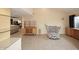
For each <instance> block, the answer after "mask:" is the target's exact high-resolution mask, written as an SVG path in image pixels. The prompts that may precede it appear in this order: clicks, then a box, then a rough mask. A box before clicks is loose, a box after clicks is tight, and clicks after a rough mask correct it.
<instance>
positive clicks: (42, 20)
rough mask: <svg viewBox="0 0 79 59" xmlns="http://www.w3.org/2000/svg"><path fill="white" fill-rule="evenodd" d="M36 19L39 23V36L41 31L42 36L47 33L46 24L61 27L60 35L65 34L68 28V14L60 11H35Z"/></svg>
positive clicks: (43, 9)
mask: <svg viewBox="0 0 79 59" xmlns="http://www.w3.org/2000/svg"><path fill="white" fill-rule="evenodd" d="M33 16H34V19H35V20H36V22H37V29H38V32H37V34H39V29H40V30H41V34H45V33H46V28H45V24H47V25H53V26H60V27H61V30H60V34H65V27H66V26H68V23H67V22H68V16H67V14H66V13H65V12H64V11H62V10H60V9H53V8H52V9H45V8H42V9H40V8H39V9H34V12H33Z"/></svg>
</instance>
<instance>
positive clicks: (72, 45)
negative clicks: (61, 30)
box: [22, 35, 79, 50]
mask: <svg viewBox="0 0 79 59" xmlns="http://www.w3.org/2000/svg"><path fill="white" fill-rule="evenodd" d="M22 49H23V50H78V49H79V40H77V39H74V38H71V37H69V36H66V35H61V38H60V39H58V40H52V39H49V38H48V37H47V36H45V35H42V36H41V35H40V36H23V37H22Z"/></svg>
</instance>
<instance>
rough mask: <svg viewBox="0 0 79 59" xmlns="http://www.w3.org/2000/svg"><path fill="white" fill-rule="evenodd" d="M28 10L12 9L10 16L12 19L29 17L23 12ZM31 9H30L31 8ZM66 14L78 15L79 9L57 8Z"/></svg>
mask: <svg viewBox="0 0 79 59" xmlns="http://www.w3.org/2000/svg"><path fill="white" fill-rule="evenodd" d="M24 9H25V10H26V9H28V8H12V9H11V15H12V16H13V17H19V16H30V14H28V13H27V12H26V11H25V10H24ZM31 9H32V8H31ZM59 9H61V10H63V11H65V12H66V13H79V8H59Z"/></svg>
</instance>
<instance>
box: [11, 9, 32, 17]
mask: <svg viewBox="0 0 79 59" xmlns="http://www.w3.org/2000/svg"><path fill="white" fill-rule="evenodd" d="M25 10H26V8H25V9H24V8H12V9H11V16H13V17H20V16H30V15H31V14H29V13H28V12H26V11H25Z"/></svg>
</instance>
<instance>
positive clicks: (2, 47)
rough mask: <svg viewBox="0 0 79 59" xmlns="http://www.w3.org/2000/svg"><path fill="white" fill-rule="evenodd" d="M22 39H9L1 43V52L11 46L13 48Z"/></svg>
mask: <svg viewBox="0 0 79 59" xmlns="http://www.w3.org/2000/svg"><path fill="white" fill-rule="evenodd" d="M19 39H20V38H8V39H5V40H3V41H0V50H5V49H6V48H8V47H9V46H11V45H12V44H13V43H15V42H16V41H18V40H19Z"/></svg>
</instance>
